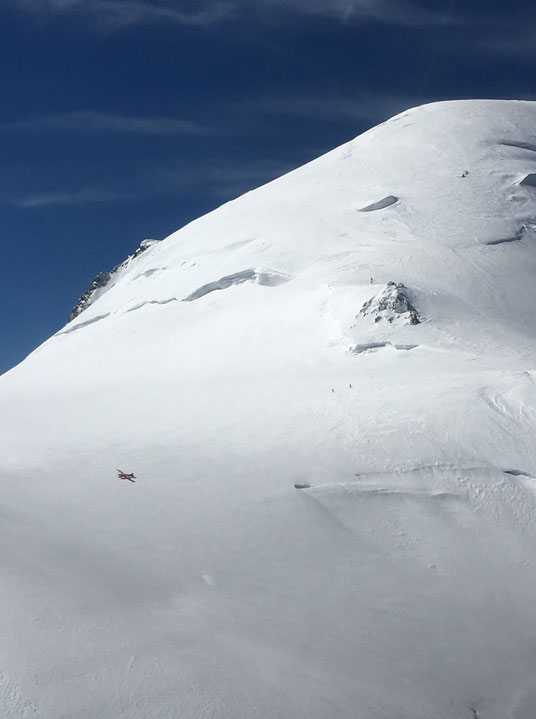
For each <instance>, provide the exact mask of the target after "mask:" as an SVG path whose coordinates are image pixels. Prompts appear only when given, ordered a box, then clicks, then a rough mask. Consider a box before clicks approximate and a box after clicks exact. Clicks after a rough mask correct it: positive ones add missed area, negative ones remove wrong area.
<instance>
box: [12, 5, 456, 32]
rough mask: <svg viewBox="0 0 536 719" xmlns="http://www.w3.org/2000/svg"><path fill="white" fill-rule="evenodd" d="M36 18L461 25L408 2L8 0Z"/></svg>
mask: <svg viewBox="0 0 536 719" xmlns="http://www.w3.org/2000/svg"><path fill="white" fill-rule="evenodd" d="M8 1H9V2H11V4H12V5H14V6H16V7H18V8H19V9H21V10H26V11H28V12H32V13H37V14H39V15H52V16H58V17H59V16H69V15H70V16H73V17H74V16H75V15H83V16H85V17H86V18H87V17H89V18H92V19H93V20H94V22H96V23H97V25H99V26H109V27H112V28H120V27H125V26H131V25H136V24H143V23H148V22H168V23H170V22H171V23H178V24H182V25H192V26H194V25H198V26H203V25H214V24H216V23H218V22H221V21H223V20H239V21H243V20H244V19H248V20H252V19H253V18H255V16H257V17H264V18H266V17H267V15H268V16H269V15H270V14H271V15H274V14H277V15H281V13H287V14H288V13H292V14H294V15H296V14H299V15H309V16H315V15H316V16H325V17H328V18H332V19H334V20H337V21H340V22H343V23H361V22H380V23H387V24H393V25H403V26H419V25H423V26H429V25H443V24H457V23H462V22H464V20H463V18H462V17H460V16H454V15H453V14H452V13H450V12H449V11H448V8H447V9H446V10H445V9H442V10H434V9H430V8H429V7H426V5H423V4H421V3H419V2H412V1H411V0H308V1H307V2H304V1H303V0H204V1H203V0H197V1H196V2H195V3H194V2H192V0H190V1H188V0H8Z"/></svg>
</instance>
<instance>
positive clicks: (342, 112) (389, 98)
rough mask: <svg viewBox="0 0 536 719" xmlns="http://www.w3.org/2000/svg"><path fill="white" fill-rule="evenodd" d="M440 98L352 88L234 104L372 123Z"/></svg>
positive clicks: (268, 111)
mask: <svg viewBox="0 0 536 719" xmlns="http://www.w3.org/2000/svg"><path fill="white" fill-rule="evenodd" d="M437 99H441V98H438V97H427V98H425V99H422V98H420V97H417V96H416V95H395V94H389V93H381V92H378V93H372V92H368V93H367V92H361V91H360V92H356V93H345V94H344V95H343V94H338V95H337V94H334V93H324V94H322V93H316V94H314V95H294V96H279V97H278V96H265V97H263V98H260V99H255V100H245V101H243V102H238V103H235V104H234V107H235V108H236V109H239V110H241V111H242V112H247V113H252V114H258V115H265V116H276V117H309V118H312V119H315V120H323V121H329V120H337V121H338V120H355V121H356V122H357V121H366V122H370V123H375V122H378V121H380V120H385V119H387V118H389V117H392V116H393V115H396V114H398V113H399V112H402V111H403V110H407V109H408V108H410V107H413V106H415V105H421V104H423V103H424V102H432V101H434V100H437Z"/></svg>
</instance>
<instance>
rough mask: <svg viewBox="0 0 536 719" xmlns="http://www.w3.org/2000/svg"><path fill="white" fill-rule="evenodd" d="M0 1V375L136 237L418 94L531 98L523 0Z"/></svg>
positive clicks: (530, 47) (532, 40) (531, 33)
mask: <svg viewBox="0 0 536 719" xmlns="http://www.w3.org/2000/svg"><path fill="white" fill-rule="evenodd" d="M509 5H510V4H508V5H507V3H506V2H502V3H501V2H499V3H489V1H487V2H484V1H481V0H475V1H473V2H462V1H461V0H452V1H451V2H449V0H443V1H441V2H440V1H437V2H436V1H434V0H428V1H427V2H424V1H421V2H418V1H417V0H415V1H414V0H309V2H306V1H305V0H196V1H195V2H194V0H3V2H2V3H1V5H0V67H1V73H0V97H1V98H2V102H1V105H0V162H1V165H0V166H1V174H0V223H1V230H2V238H1V245H0V246H1V252H2V255H1V257H2V267H3V270H4V272H3V281H2V284H1V288H2V301H1V302H0V313H1V316H0V326H1V328H2V341H1V343H0V372H2V371H5V370H7V369H9V367H11V366H13V365H14V364H15V363H17V362H19V361H20V360H21V359H23V357H24V356H25V355H26V354H28V353H29V352H30V351H31V350H32V349H34V348H35V347H36V346H37V345H38V344H40V343H41V342H42V341H43V340H45V339H46V338H47V337H49V336H50V335H51V334H52V333H53V332H55V331H56V330H57V329H59V328H60V327H61V326H62V325H63V324H64V322H65V321H66V318H67V317H68V315H69V313H70V310H71V308H72V306H73V305H74V303H75V302H76V300H77V299H78V297H79V295H80V294H81V293H82V292H83V291H84V290H85V289H86V287H87V285H88V284H89V281H90V280H91V279H92V277H93V276H94V275H96V274H97V273H98V272H99V271H101V270H106V269H110V268H111V267H112V266H114V265H115V264H117V263H118V262H120V261H121V260H122V259H124V257H126V255H127V254H129V253H131V252H132V251H134V250H135V249H136V247H137V246H138V245H139V243H140V241H141V240H143V239H145V238H161V237H165V236H166V235H168V234H169V233H170V232H172V231H174V230H176V229H178V228H179V227H180V226H182V225H184V224H185V223H186V222H188V221H189V220H191V219H194V218H195V217H197V216H199V215H201V214H203V213H205V212H207V211H209V210H211V209H213V208H215V207H217V206H218V205H220V204H222V203H223V202H225V201H226V200H229V199H232V198H233V197H236V196H237V195H239V194H241V193H243V192H245V191H247V190H249V189H252V188H253V187H256V186H258V185H260V184H262V183H264V182H266V181H268V180H270V179H273V178H274V177H277V176H278V175H280V174H283V173H284V172H286V171H287V170H290V169H293V168H294V167H297V166H299V165H302V164H303V163H305V162H307V161H308V160H311V159H313V158H314V157H316V156H318V155H320V154H322V153H323V152H326V151H327V150H329V149H331V148H332V147H335V146H337V145H339V144H341V143H343V142H345V141H347V140H349V139H351V138H352V137H354V136H356V135H358V134H359V133H361V132H363V131H364V130H366V129H367V128H369V127H371V126H373V125H375V124H377V123H378V122H381V121H382V120H384V119H386V118H387V117H389V116H391V115H393V114H396V113H397V112H399V111H401V110H403V109H405V108H407V107H411V106H415V105H419V104H422V103H423V102H429V101H432V100H440V99H450V98H470V97H490V98H493V97H496V98H526V99H535V93H536V75H535V73H534V69H535V64H536V30H535V29H534V28H536V22H535V21H536V8H534V7H533V3H529V2H524V1H522V2H518V3H517V4H516V5H515V6H513V7H514V9H509V7H508V6H509Z"/></svg>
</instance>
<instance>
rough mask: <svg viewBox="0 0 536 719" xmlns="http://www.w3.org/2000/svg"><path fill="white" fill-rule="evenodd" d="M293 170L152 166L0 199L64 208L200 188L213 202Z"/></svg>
mask: <svg viewBox="0 0 536 719" xmlns="http://www.w3.org/2000/svg"><path fill="white" fill-rule="evenodd" d="M292 169H294V165H293V164H291V163H286V162H278V161H274V160H270V159H260V160H256V161H245V162H244V161H243V162H238V161H236V160H235V159H232V158H230V159H228V160H219V161H216V162H212V163H204V164H202V165H195V166H183V167H178V168H177V167H172V166H168V167H163V166H159V167H152V168H146V169H145V171H144V172H140V173H139V174H137V175H135V176H133V177H132V176H131V177H126V178H122V179H121V178H118V179H117V180H115V181H114V183H113V184H111V185H109V186H108V185H102V186H95V185H91V186H82V187H78V188H76V189H67V188H65V189H62V188H60V189H55V190H53V191H39V190H35V191H28V192H19V193H13V192H2V193H0V202H1V203H4V204H8V205H11V206H14V207H19V208H21V209H41V208H46V207H61V206H63V207H67V206H80V205H95V204H105V203H114V204H115V203H118V202H121V203H124V202H133V201H140V200H143V199H146V198H150V197H164V196H174V195H175V196H178V195H181V194H183V193H185V192H192V190H193V191H202V193H203V194H204V195H205V196H207V197H212V198H213V199H214V200H215V201H216V202H221V201H224V200H229V199H232V198H233V197H237V196H239V195H241V194H243V193H244V192H247V191H248V190H252V189H254V188H256V187H259V186H260V185H263V184H265V183H266V182H269V181H270V180H273V179H275V178H277V177H279V176H281V175H283V174H285V173H286V172H289V171H290V170H292Z"/></svg>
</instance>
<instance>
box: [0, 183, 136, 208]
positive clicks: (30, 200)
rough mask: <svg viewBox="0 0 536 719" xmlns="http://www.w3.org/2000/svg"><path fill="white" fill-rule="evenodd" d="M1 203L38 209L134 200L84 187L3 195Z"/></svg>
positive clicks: (111, 192) (115, 192) (125, 195)
mask: <svg viewBox="0 0 536 719" xmlns="http://www.w3.org/2000/svg"><path fill="white" fill-rule="evenodd" d="M2 199H3V201H4V202H5V203H7V204H9V205H13V206H15V207H21V208H39V207H50V206H53V205H55V206H58V205H92V204H95V203H106V202H117V201H120V200H123V201H124V200H126V199H134V198H132V197H131V196H129V195H128V194H127V193H123V192H117V191H115V190H111V189H107V188H98V187H84V188H82V189H79V190H74V191H73V190H63V191H58V192H35V193H28V194H26V195H19V196H16V195H4V197H3V198H2Z"/></svg>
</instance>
